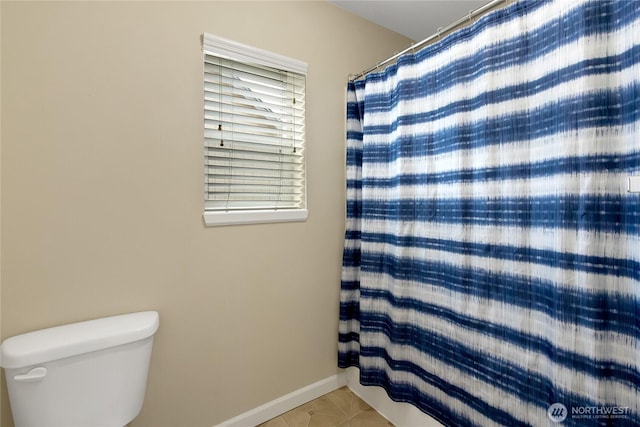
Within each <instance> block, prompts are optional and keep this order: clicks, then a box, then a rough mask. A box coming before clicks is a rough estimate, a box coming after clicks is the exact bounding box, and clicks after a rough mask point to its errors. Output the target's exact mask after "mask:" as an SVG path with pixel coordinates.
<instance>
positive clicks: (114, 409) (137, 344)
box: [0, 311, 160, 427]
mask: <svg viewBox="0 0 640 427" xmlns="http://www.w3.org/2000/svg"><path fill="white" fill-rule="evenodd" d="M159 324H160V320H159V316H158V313H157V312H155V311H145V312H138V313H130V314H124V315H119V316H112V317H105V318H101V319H96V320H89V321H86V322H80V323H73V324H69V325H63V326H56V327H53V328H49V329H42V330H39V331H34V332H29V333H26V334H23V335H17V336H15V337H11V338H7V339H6V340H5V341H4V342H2V345H1V346H0V366H1V367H3V368H4V369H5V377H6V380H7V388H8V390H9V400H10V402H11V411H12V413H13V420H14V423H15V426H16V427H123V426H125V425H127V424H128V423H129V422H131V420H133V419H134V418H135V417H136V416H137V415H138V414H139V413H140V410H141V409H142V403H143V401H144V395H145V390H146V386H147V373H148V371H149V361H150V358H151V348H152V346H153V335H154V334H155V332H156V331H157V330H158V326H159Z"/></svg>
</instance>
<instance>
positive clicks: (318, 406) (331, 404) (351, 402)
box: [258, 387, 393, 427]
mask: <svg viewBox="0 0 640 427" xmlns="http://www.w3.org/2000/svg"><path fill="white" fill-rule="evenodd" d="M258 427H393V424H391V423H390V422H389V421H387V420H386V419H385V418H384V417H383V416H382V415H380V414H379V413H377V412H376V411H375V410H374V409H373V408H371V407H370V406H369V405H367V404H366V403H364V402H363V401H362V399H360V398H359V397H358V396H356V395H355V394H353V392H352V391H351V390H349V389H348V388H347V387H342V388H340V389H338V390H336V391H334V392H331V393H329V394H325V395H324V396H322V397H319V398H317V399H316V400H312V401H311V402H309V403H306V404H304V405H302V406H299V407H297V408H295V409H292V410H291V411H289V412H287V413H284V414H282V415H280V416H279V417H277V418H274V419H272V420H270V421H267V422H266V423H263V424H260V425H259V426H258Z"/></svg>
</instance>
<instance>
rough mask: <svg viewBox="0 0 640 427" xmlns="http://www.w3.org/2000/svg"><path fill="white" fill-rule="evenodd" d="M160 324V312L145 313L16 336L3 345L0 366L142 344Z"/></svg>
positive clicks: (22, 365) (28, 363)
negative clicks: (134, 343)
mask: <svg viewBox="0 0 640 427" xmlns="http://www.w3.org/2000/svg"><path fill="white" fill-rule="evenodd" d="M159 325H160V319H159V316H158V312H156V311H144V312H138V313H129V314H122V315H119V316H111V317H104V318H101V319H95V320H88V321H85V322H79V323H72V324H68V325H62V326H56V327H53V328H48V329H41V330H38V331H33V332H28V333H26V334H22V335H16V336H15V337H11V338H7V339H6V340H4V341H3V342H2V345H1V346H0V366H1V367H3V368H9V369H13V368H22V367H27V366H32V365H37V364H40V363H45V362H50V361H53V360H58V359H63V358H65V357H71V356H77V355H80V354H84V353H89V352H92V351H98V350H102V349H105V348H108V347H115V346H118V345H122V344H127V343H130V342H134V341H139V340H142V339H145V338H148V337H150V336H152V335H153V334H155V332H156V331H157V330H158V326H159Z"/></svg>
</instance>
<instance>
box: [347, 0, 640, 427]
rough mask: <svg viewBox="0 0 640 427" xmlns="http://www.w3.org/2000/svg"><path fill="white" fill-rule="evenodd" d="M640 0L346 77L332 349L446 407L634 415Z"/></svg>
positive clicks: (529, 414)
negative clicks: (340, 253) (343, 214)
mask: <svg viewBox="0 0 640 427" xmlns="http://www.w3.org/2000/svg"><path fill="white" fill-rule="evenodd" d="M638 175H640V1H637V0H616V1H607V0H596V1H587V0H571V1H568V0H556V1H517V2H515V3H511V4H510V5H508V6H506V7H505V8H502V9H500V10H496V11H494V12H492V13H489V14H487V15H485V16H483V17H482V18H481V19H479V20H478V21H476V22H475V23H474V24H473V25H471V26H469V27H466V28H464V29H461V30H459V31H456V32H454V33H452V34H451V35H449V36H447V37H443V38H442V39H441V40H440V41H438V42H437V43H435V44H432V45H429V46H428V47H426V48H424V49H422V50H420V51H418V52H414V53H411V54H407V55H404V56H402V57H401V58H400V59H399V60H398V62H397V63H396V64H395V65H392V66H389V67H388V68H386V69H384V70H381V71H378V72H375V73H370V74H368V75H367V76H366V77H365V78H361V79H358V80H355V81H350V82H349V83H348V98H347V224H346V228H347V229H346V235H345V247H344V257H343V272H342V283H341V303H340V331H339V366H340V367H350V366H357V367H358V368H359V372H360V381H361V383H362V384H364V385H376V386H381V387H383V388H384V389H385V390H386V391H387V393H388V394H389V396H390V397H391V398H392V399H394V400H397V401H405V402H410V403H412V404H413V405H415V406H417V407H418V408H420V409H421V410H423V411H424V412H426V413H428V414H429V415H431V416H432V417H434V418H435V419H437V420H439V421H440V422H441V423H443V424H444V425H446V426H456V427H458V426H483V427H484V426H497V425H501V426H520V425H531V426H552V425H562V426H596V425H597V426H640V403H639V402H640V193H634V192H629V191H628V182H629V177H633V176H638Z"/></svg>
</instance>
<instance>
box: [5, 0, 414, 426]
mask: <svg viewBox="0 0 640 427" xmlns="http://www.w3.org/2000/svg"><path fill="white" fill-rule="evenodd" d="M1 7H2V12H1V19H2V27H1V28H2V29H1V31H2V74H1V78H2V104H1V107H2V124H3V126H2V129H1V136H2V145H1V150H2V158H1V168H0V171H1V174H2V177H1V184H2V191H1V196H2V200H1V201H2V205H1V212H2V216H1V221H2V222H1V224H2V227H1V238H2V242H1V243H2V245H1V255H2V263H1V265H0V268H1V292H2V300H1V306H0V309H1V317H0V320H1V322H2V330H1V332H2V338H7V337H9V336H12V335H16V334H19V333H23V332H26V331H29V330H33V329H39V328H43V327H48V326H52V325H56V324H62V323H68V322H73V321H79V320H84V319H89V318H96V317H101V316H106V315H111V314H118V313H125V312H131V311H139V310H148V309H155V310H158V311H159V312H160V316H161V325H160V330H159V331H158V333H157V336H156V342H155V345H154V353H153V356H152V365H151V370H150V378H149V387H148V391H147V397H146V401H145V406H144V409H143V412H142V413H141V415H140V416H139V417H138V418H137V419H136V420H135V421H134V422H133V423H132V425H133V426H137V427H140V426H149V427H162V426H168V427H195V426H212V425H214V424H216V423H218V422H221V421H223V420H225V419H228V418H231V417H233V416H235V415H238V414H240V413H242V412H244V411H247V410H249V409H252V408H254V407H256V406H258V405H261V404H263V403H265V402H268V401H270V400H273V399H275V398H278V397H280V396H283V395H285V394H287V393H289V392H291V391H293V390H296V389H298V388H300V387H303V386H306V385H309V384H311V383H313V382H316V381H318V380H321V379H324V378H326V377H329V376H331V375H333V374H335V373H336V372H337V368H336V351H337V350H336V349H337V344H336V339H337V318H338V288H339V279H340V262H341V250H342V238H343V230H344V172H343V163H344V135H343V132H344V88H345V83H346V81H347V76H348V75H349V73H354V72H358V71H360V70H362V69H364V68H367V67H368V66H370V65H372V64H374V63H376V62H377V61H379V60H382V59H384V58H385V57H387V56H389V55H390V54H392V53H393V52H396V51H399V50H401V49H402V48H404V47H406V46H408V45H409V43H410V41H409V40H408V39H405V38H403V37H401V36H399V35H397V34H394V33H391V32H388V31H386V30H384V29H382V28H380V27H377V26H375V25H373V24H370V23H367V22H365V21H363V20H360V19H358V18H355V17H354V16H352V15H349V14H348V13H346V12H344V11H342V10H341V9H338V8H337V7H335V6H333V5H331V4H328V3H325V2H321V1H320V2H186V1H185V2H106V3H104V2H42V3H40V2H15V3H14V2H7V1H3V2H1ZM203 32H209V33H212V34H216V35H219V36H222V37H226V38H231V39H233V40H236V41H238V42H241V43H246V44H250V45H253V46H256V47H259V48H263V49H267V50H270V51H273V52H276V53H280V54H283V55H287V56H290V57H293V58H297V59H300V60H303V61H306V62H307V63H308V64H309V74H308V80H307V85H308V86H307V108H308V110H307V146H308V150H307V153H308V208H309V211H310V214H309V219H308V221H307V222H305V223H290V224H271V225H252V226H233V227H218V228H206V227H204V226H203V222H202V217H201V213H202V208H203V202H202V194H203V191H202V169H203V166H202V152H203V149H202V133H203V132H202V109H201V107H202V100H201V96H202V93H201V92H202V83H201V78H202V76H201V73H202V66H201V47H200V36H201V34H202V33H203ZM2 390H3V402H2V403H3V406H2V409H3V411H2V424H1V425H2V427H10V426H11V425H12V423H11V420H10V415H9V410H8V403H7V398H6V388H5V385H4V383H3V384H2Z"/></svg>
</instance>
